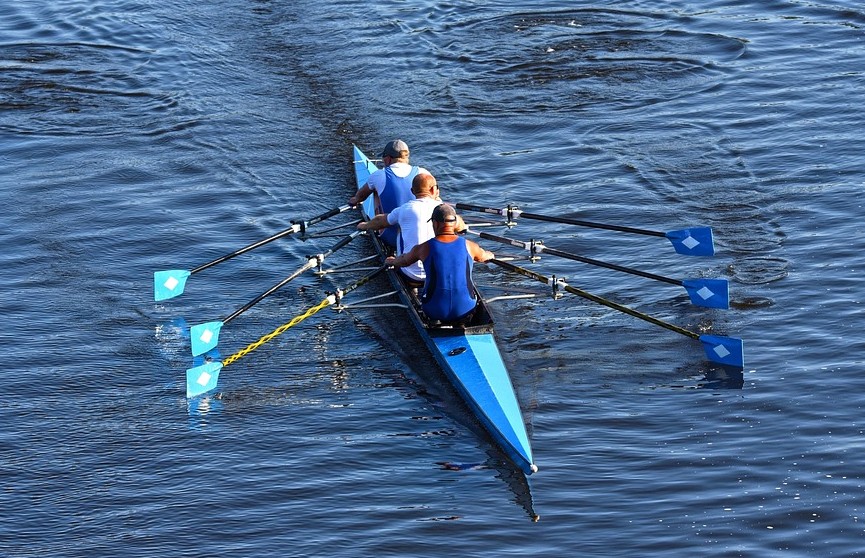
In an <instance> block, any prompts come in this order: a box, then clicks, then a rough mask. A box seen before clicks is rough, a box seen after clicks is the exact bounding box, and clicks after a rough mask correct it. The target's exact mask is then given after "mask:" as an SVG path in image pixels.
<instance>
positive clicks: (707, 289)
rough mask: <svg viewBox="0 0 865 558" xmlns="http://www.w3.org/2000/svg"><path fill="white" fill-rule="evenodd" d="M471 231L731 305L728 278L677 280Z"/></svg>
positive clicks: (695, 300) (710, 304) (703, 301)
mask: <svg viewBox="0 0 865 558" xmlns="http://www.w3.org/2000/svg"><path fill="white" fill-rule="evenodd" d="M469 232H470V233H472V234H474V235H476V236H479V237H481V238H485V239H487V240H492V241H494V242H500V243H502V244H508V245H510V246H515V247H517V248H522V249H523V250H529V251H530V252H531V253H532V256H534V255H535V254H541V253H543V254H552V255H553V256H559V257H560V258H566V259H569V260H574V261H577V262H582V263H587V264H589V265H596V266H599V267H605V268H607V269H613V270H615V271H621V272H624V273H630V274H632V275H639V276H640V277H645V278H647V279H654V280H656V281H663V282H665V283H669V284H671V285H678V286H680V287H684V289H685V291H687V293H688V296H689V297H690V299H691V303H692V304H694V305H696V306H703V307H705V308H729V307H730V288H729V284H728V283H727V280H726V279H685V280H681V281H680V280H678V279H671V278H669V277H664V276H662V275H655V274H654V273H648V272H646V271H640V270H639V269H633V268H630V267H625V266H621V265H616V264H611V263H607V262H602V261H600V260H595V259H592V258H587V257H585V256H579V255H577V254H571V253H569V252H563V251H561V250H556V249H555V248H550V247H548V246H546V245H544V243H543V242H541V241H540V240H532V241H531V242H526V241H523V240H517V239H514V238H506V237H504V236H496V235H494V234H490V233H486V232H475V231H472V230H470V231H469Z"/></svg>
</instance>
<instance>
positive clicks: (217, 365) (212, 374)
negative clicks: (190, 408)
mask: <svg viewBox="0 0 865 558" xmlns="http://www.w3.org/2000/svg"><path fill="white" fill-rule="evenodd" d="M220 370H222V363H221V362H220V361H218V360H214V361H213V362H208V363H206V364H202V365H201V366H196V367H194V368H189V369H187V370H186V397H187V398H190V397H195V396H197V395H201V394H202V393H207V392H208V391H210V390H212V389H215V388H216V382H217V381H218V380H219V371H220Z"/></svg>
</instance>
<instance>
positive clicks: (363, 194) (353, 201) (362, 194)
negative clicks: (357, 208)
mask: <svg viewBox="0 0 865 558" xmlns="http://www.w3.org/2000/svg"><path fill="white" fill-rule="evenodd" d="M370 194H372V188H370V187H369V184H364V185H363V186H362V187H361V188H360V189H358V191H357V193H356V194H355V195H353V196H352V197H350V198H348V204H349V205H357V204H359V203H362V202H363V200H365V199H366V198H368V197H369V195H370Z"/></svg>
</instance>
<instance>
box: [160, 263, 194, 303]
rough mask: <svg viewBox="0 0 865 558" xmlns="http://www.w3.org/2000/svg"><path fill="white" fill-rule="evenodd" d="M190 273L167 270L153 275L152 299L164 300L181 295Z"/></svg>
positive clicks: (183, 270) (182, 270) (179, 270)
mask: <svg viewBox="0 0 865 558" xmlns="http://www.w3.org/2000/svg"><path fill="white" fill-rule="evenodd" d="M191 274H192V273H191V272H189V271H187V270H185V269H167V270H165V271H157V272H155V273H154V274H153V298H154V300H157V301H159V300H165V299H167V298H174V297H175V296H178V295H180V294H182V293H183V287H184V286H186V279H187V277H189V276H190V275H191Z"/></svg>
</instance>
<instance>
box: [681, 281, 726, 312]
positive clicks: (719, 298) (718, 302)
mask: <svg viewBox="0 0 865 558" xmlns="http://www.w3.org/2000/svg"><path fill="white" fill-rule="evenodd" d="M682 286H683V287H685V290H686V291H688V296H689V297H691V303H692V304H695V305H697V306H703V307H705V308H725V309H726V308H729V307H730V285H729V284H728V283H727V280H726V279H685V280H684V281H682Z"/></svg>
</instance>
